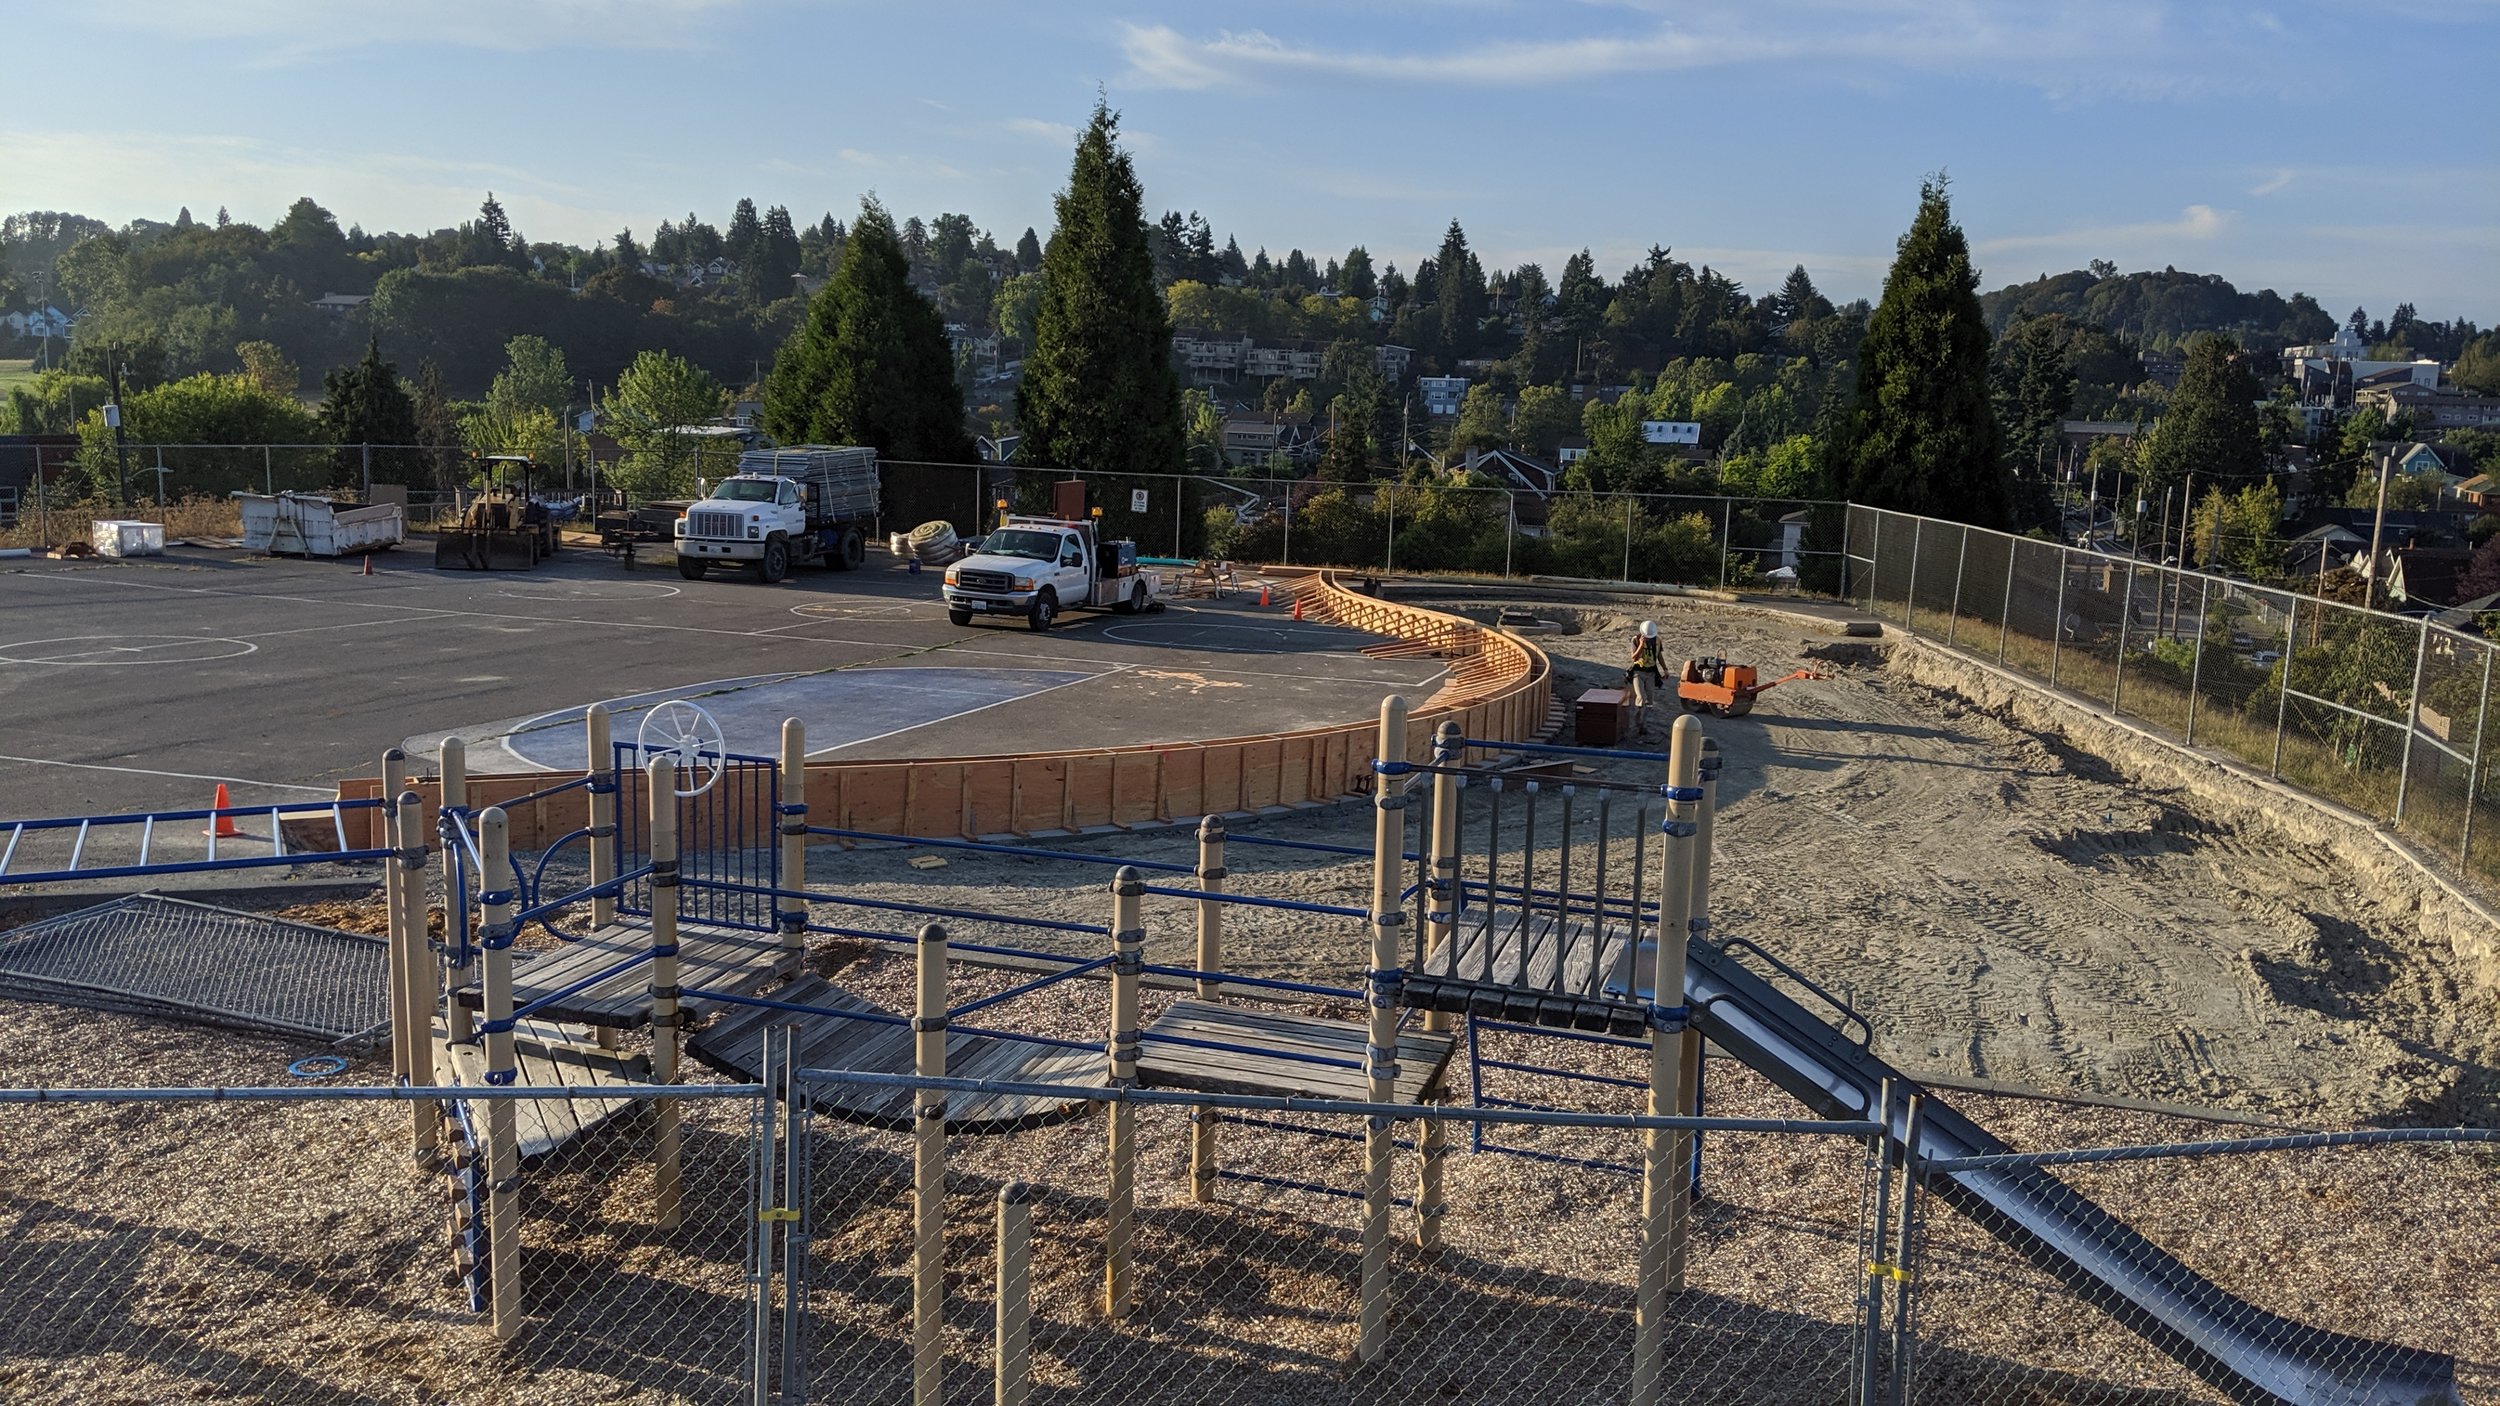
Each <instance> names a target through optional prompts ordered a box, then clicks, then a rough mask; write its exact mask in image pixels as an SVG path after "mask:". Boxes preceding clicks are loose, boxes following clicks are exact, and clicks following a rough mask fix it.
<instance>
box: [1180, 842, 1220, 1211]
mask: <svg viewBox="0 0 2500 1406" xmlns="http://www.w3.org/2000/svg"><path fill="white" fill-rule="evenodd" d="M1224 878H1225V869H1224V821H1223V818H1222V817H1220V816H1214V815H1210V816H1208V817H1207V818H1205V819H1204V820H1201V821H1199V822H1198V887H1199V888H1200V889H1202V890H1204V891H1206V892H1208V893H1222V892H1223V891H1224ZM1223 967H1224V905H1223V904H1221V903H1218V902H1216V901H1215V900H1214V899H1212V898H1202V899H1199V900H1198V970H1199V971H1200V972H1201V973H1205V972H1215V971H1221V970H1223ZM1223 994H1224V984H1223V983H1222V982H1220V981H1217V980H1216V979H1215V978H1214V977H1212V976H1206V975H1201V976H1200V977H1199V978H1198V999H1199V1000H1202V1001H1212V1000H1215V999H1216V998H1218V997H1220V996H1222V995H1223ZM1218 1121H1219V1115H1218V1114H1217V1112H1216V1110H1214V1109H1212V1108H1192V1109H1191V1110H1189V1196H1190V1199H1191V1200H1193V1201H1199V1202H1209V1201H1213V1200H1214V1199H1215V1126H1216V1123H1217V1122H1218Z"/></svg>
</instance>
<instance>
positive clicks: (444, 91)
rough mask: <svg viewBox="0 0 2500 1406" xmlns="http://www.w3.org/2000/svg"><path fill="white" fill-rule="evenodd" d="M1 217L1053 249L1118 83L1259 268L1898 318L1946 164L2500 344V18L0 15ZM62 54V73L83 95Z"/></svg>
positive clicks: (1024, 12)
mask: <svg viewBox="0 0 2500 1406" xmlns="http://www.w3.org/2000/svg"><path fill="white" fill-rule="evenodd" d="M0 33H6V34H7V35H9V36H10V44H9V48H10V50H11V51H12V54H13V55H14V56H15V57H17V58H19V59H20V60H21V63H20V64H19V65H17V66H16V67H15V68H14V71H15V72H18V73H19V74H21V75H25V74H28V73H40V72H45V71H52V72H58V73H60V74H62V75H63V76H64V77H65V78H66V80H67V81H66V83H65V85H64V87H63V88H62V89H61V91H62V92H64V93H65V94H66V95H67V96H66V97H65V98H64V99H63V100H61V101H59V102H41V103H37V102H28V101H23V100H21V101H19V102H16V103H12V104H11V105H10V110H9V112H8V113H7V114H6V115H5V116H0V207H4V208H6V209H12V210H14V209H23V208H30V207H31V208H52V209H71V210H79V211H84V212H87V213H91V214H95V215H99V216H102V217H104V218H107V219H111V220H115V221H120V220H124V219H128V218H130V217H132V216H134V215H147V216H153V217H157V218H171V217H172V215H173V212H174V210H175V209H176V207H178V206H181V205H186V204H187V205H189V206H190V207H191V209H192V211H193V212H194V213H195V214H197V215H199V216H200V217H201V218H207V217H208V216H209V214H210V213H211V212H212V211H214V210H215V208H216V207H217V206H218V205H220V204H224V205H226V206H228V207H230V208H231V209H232V210H233V212H234V214H235V215H236V216H237V217H238V218H242V219H250V220H254V221H257V222H264V223H265V222H267V221H269V220H271V219H274V218H275V217H276V216H277V215H278V214H279V213H280V212H281V211H282V210H283V209H284V208H285V206H286V204H287V203H288V202H289V201H290V200H291V199H293V198H294V197H295V196H297V195H299V194H309V195H312V196H313V197H315V198H316V199H318V200H320V201H321V202H322V203H323V204H324V205H327V206H328V207H330V208H331V209H332V210H334V211H336V212H337V213H338V215H339V217H340V219H341V220H342V221H343V222H346V221H355V222H361V223H362V224H364V225H365V226H366V227H367V228H368V229H384V228H398V229H409V228H432V227H436V226H440V225H444V224H449V223H454V222H456V221H457V220H459V219H461V218H463V217H465V216H466V215H468V214H469V213H471V212H472V211H473V210H474V209H475V207H476V204H477V202H478V199H479V196H480V194H481V192H483V191H484V190H486V189H487V188H490V187H491V188H492V189H494V190H495V191H496V193H497V194H498V195H499V196H501V197H502V198H503V200H504V202H505V204H506V205H507V207H508V208H509V209H510V210H511V212H512V214H513V218H514V221H515V223H516V224H517V225H518V226H519V227H520V228H521V229H522V230H523V232H524V233H526V234H529V235H531V236H533V237H537V238H560V239H566V240H572V241H578V242H587V241H589V240H591V239H594V238H598V237H601V236H605V235H609V234H612V233H613V232H614V231H615V230H616V229H617V228H618V227H620V226H624V225H630V226H632V227H633V229H634V230H635V231H636V233H637V234H638V235H642V236H646V237H647V236H648V234H649V233H650V231H651V228H652V227H653V226H654V225H655V224H657V223H658V221H659V220H660V219H661V218H662V217H663V216H675V215H682V214H683V213H684V212H685V211H687V210H689V209H693V210H696V211H699V212H701V213H702V214H703V215H704V217H705V218H707V219H710V220H712V221H714V222H715V223H720V222H724V221H725V220H726V218H727V215H728V213H729V209H730V206H731V205H732V204H733V203H734V202H735V201H736V200H737V198H738V197H739V196H741V195H752V196H754V197H755V198H756V200H757V201H758V202H759V204H764V205H770V204H775V203H780V204H786V205H788V206H789V207H790V208H791V210H792V212H793V213H794V214H795V215H796V216H798V217H799V218H800V219H801V220H811V219H813V218H815V217H816V216H817V215H819V214H821V213H823V212H824V211H827V210H831V211H833V212H834V213H835V214H836V215H838V216H841V217H843V218H846V219H847V218H848V217H849V214H850V212H851V211H852V210H853V209H854V208H855V206H856V204H857V201H858V198H859V195H860V194H861V193H862V192H863V191H868V190H874V191H876V192H877V193H878V194H879V195H880V196H881V197H882V198H883V199H884V200H885V201H886V203H887V204H888V205H889V206H891V207H893V208H894V209H896V210H898V211H900V212H905V213H913V212H916V213H921V214H924V215H927V214H935V213H936V212H938V211H940V210H960V211H963V212H965V213H968V214H970V215H971V216H972V217H973V218H974V219H975V221H976V222H978V223H980V224H981V225H983V226H985V227H987V228H989V229H991V230H993V231H994V232H995V233H996V234H997V235H998V237H999V239H1000V241H1001V242H1002V243H1006V242H1011V241H1012V240H1013V239H1014V237H1015V236H1016V234H1017V233H1019V232H1020V231H1021V230H1022V229H1023V228H1024V227H1025V226H1026V225H1028V224H1031V225H1036V226H1039V227H1041V228H1042V229H1044V230H1045V231H1047V229H1048V226H1049V197H1050V195H1051V193H1052V192H1053V191H1054V190H1056V189H1057V188H1058V187H1059V185H1060V184H1061V183H1062V182H1063V181H1064V179H1065V176H1066V170H1067V155H1068V144H1069V141H1070V139H1071V136H1072V132H1073V128H1074V126H1075V125H1076V124H1079V123H1081V122H1082V121H1083V120H1084V118H1085V115H1086V113H1087V111H1088V109H1089V108H1090V106H1091V104H1092V102H1093V100H1094V98H1095V95H1096V93H1097V92H1098V91H1100V92H1102V93H1105V94H1107V95H1108V97H1109V99H1110V101H1111V103H1112V105H1113V106H1114V107H1116V108H1118V109H1120V110H1121V111H1122V112H1123V114H1124V119H1125V126H1126V130H1127V132H1128V136H1129V141H1130V145H1131V147H1132V149H1133V150H1134V151H1135V153H1136V156H1137V163H1138V168H1139V171H1140V174H1141V175H1142V177H1143V179H1144V182H1145V187H1146V198H1147V203H1148V207H1149V213H1150V214H1152V213H1155V212H1158V211H1160V210H1162V209H1164V208H1167V207H1168V208H1178V209H1184V210H1187V209H1197V210H1199V211H1202V212H1204V213H1205V214H1206V215H1207V216H1208V218H1209V219H1211V220H1212V221H1213V222H1214V223H1215V225H1216V227H1217V229H1218V231H1219V233H1232V234H1236V235H1237V236H1238V237H1239V238H1240V239H1241V242H1242V246H1243V248H1244V249H1245V250H1250V249H1255V248H1256V247H1258V246H1259V245H1261V244H1264V245H1266V246H1267V248H1268V249H1269V250H1270V251H1272V252H1273V253H1276V254H1279V255H1281V254H1282V253H1283V252H1284V251H1285V250H1286V249H1287V248H1288V247H1292V246H1297V245H1298V246H1300V247H1301V248H1303V249H1305V250H1308V251H1311V252H1312V253H1313V254H1315V255H1317V256H1319V257H1322V258H1325V257H1327V256H1330V255H1335V254H1341V253H1342V252H1343V251H1344V250H1345V249H1346V248H1347V246H1349V245H1351V244H1354V243H1357V242H1361V243H1364V244H1366V245H1368V246H1369V247H1370V248H1371V249H1372V251H1373V253H1374V256H1375V258H1376V259H1388V260H1395V261H1396V262H1397V263H1398V264H1399V265H1400V266H1401V267H1411V266H1412V265H1413V263H1414V261H1415V259H1416V258H1417V257H1418V256H1419V255H1420V254H1422V253H1424V252H1426V251H1428V250H1429V249H1430V248H1431V247H1432V246H1433V245H1434V244H1436V243H1437V242H1438V240H1439V237H1440V233H1441V230H1442V228H1443V226H1444V225H1446V224H1447V223H1448V221H1449V219H1450V218H1451V217H1452V216H1456V217H1458V218H1459V219H1460V220H1461V221H1462V222H1463V223H1464V224H1465V225H1466V228H1467V231H1468V234H1469V236H1470V238H1471V240H1472V241H1473V242H1474V244H1475V247H1476V249H1477V251H1478V253H1479V254H1480V256H1481V257H1482V258H1483V259H1484V261H1485V262H1486V263H1487V264H1488V265H1489V266H1494V267H1502V266H1508V265H1510V264H1514V263H1517V262H1520V261H1523V260H1530V259H1533V260H1537V261H1540V262H1542V263H1543V264H1544V265H1545V266H1546V269H1547V271H1548V273H1549V274H1551V273H1554V272H1557V271H1558V270H1559V268H1560V265H1561V262H1562V260H1563V258H1564V257H1566V256H1567V255H1568V254H1569V253H1570V252H1571V251H1572V250H1574V249H1577V248H1579V247H1580V246H1582V245H1587V246H1589V247H1591V248H1592V249H1593V250H1594V251H1595V252H1596V254H1597V256H1598V261H1599V264H1600V266H1601V267H1602V268H1603V269H1604V270H1605V271H1606V272H1607V273H1608V274H1609V275H1610V276H1611V275H1612V274H1613V273H1615V272H1617V271H1619V270H1620V269H1622V268H1623V267H1624V266H1625V265H1626V264H1628V263H1629V262H1631V261H1632V260H1633V259H1635V258H1636V257H1637V256H1638V255H1639V254H1640V253H1641V251H1643V250H1645V249H1646V248H1647V247H1648V246H1650V245H1651V244H1663V245H1668V246H1671V247H1672V248H1673V249H1674V250H1675V251H1676V253H1677V254H1678V256H1679V257H1683V258H1687V259H1691V260H1693V261H1695V262H1707V263H1710V264H1713V265H1715V266H1717V267H1720V268H1723V269H1725V270H1728V271H1729V272H1731V273H1732V274H1733V275H1735V276H1736V277H1738V278H1740V279H1743V280H1744V281H1745V282H1746V284H1747V285H1748V286H1749V287H1751V288H1754V289H1756V290H1757V291H1760V290H1764V289H1766V288H1767V287H1768V286H1769V285H1770V284H1773V283H1775V282H1776V281H1777V279H1778V278H1779V276H1780V275H1781V274H1783V273H1784V272H1785V271H1786V270H1787V268H1788V267H1789V266H1790V265H1791V264H1794V263H1799V262H1802V263H1804V264H1805V265H1806V266H1807V267H1808V268H1809V269H1810V270H1812V271H1813V273H1814V275H1815V277H1816V279H1817V280H1818V281H1819V282H1820V283H1821V284H1822V286H1823V287H1824V289H1825V290H1826V291H1827V292H1829V293H1833V294H1835V295H1837V296H1842V297H1847V296H1853V295H1859V294H1866V295H1872V294H1874V293H1875V292H1876V291H1877V289H1878V287H1879V284H1880V281H1881V278H1882V272H1883V268H1884V266H1885V264H1886V262H1887V261H1888V260H1889V258H1890V254H1891V249H1892V243H1893V240H1894V239H1895V238H1896V237H1897V236H1898V235H1899V233H1900V231H1901V229H1902V228H1903V227H1904V226H1905V225H1906V223H1907V222H1908V219H1909V215H1910V210H1911V206H1912V204H1913V203H1914V201H1915V197H1916V191H1917V185H1918V181H1919V178H1920V176H1921V175H1922V174H1924V173H1927V172H1930V171H1935V170H1939V169H1942V170H1945V171H1947V172H1949V173H1950V175H1951V177H1952V180H1953V190H1954V199H1955V205H1956V209H1957V212H1958V213H1959V215H1960V217H1961V220H1962V223H1963V226H1964V227H1965V228H1966V229H1967V230H1968V231H1969V233H1970V236H1971V239H1972V241H1973V243H1974V245H1975V246H1976V248H1977V250H1978V254H1979V258H1980V262H1981V265H1982V269H1983V277H1984V282H1985V284H1986V286H1989V287H1994V286H1997V285H1999V284H2001V283H2005V282H2009V281H2015V280H2020V279H2026V278H2030V277H2032V276H2034V275H2036V274H2039V273H2041V272H2044V271H2058V270H2063V269H2069V268H2076V267H2080V266H2082V264H2083V263H2084V262H2085V261H2087V260H2089V259H2093V258H2107V259H2110V260H2112V261H2114V262H2116V263H2117V264H2118V265H2120V266H2121V267H2122V268H2127V269H2136V268H2158V267H2161V266H2164V265H2176V266H2178V267H2180V268H2184V269H2194V270H2197V271H2200V272H2216V273H2221V274H2223V275H2224V276H2226V277H2228V278H2230V279H2231V280H2232V281H2233V282H2234V283H2236V284H2238V285H2240V286H2241V287H2242V288H2252V287H2258V286H2271V287H2274V288H2277V289H2279V290H2282V291H2285V292H2289V291H2291V290H2292V289H2295V288H2299V289H2305V290H2308V291H2310V292H2313V293H2315V294H2317V295H2318V296H2319V297H2320V298H2321V299H2322V300H2324V301H2325V302H2326V304H2327V305H2328V307H2329V308H2330V309H2331V310H2333V311H2335V312H2336V313H2337V314H2338V315H2339V316H2340V315H2341V314H2342V313H2343V312H2345V311H2347V310H2349V309H2350V308H2351V307H2352V306H2353V305H2354V304H2356V303H2360V304H2365V305H2367V306H2368V307H2369V308H2370V310H2371V311H2372V312H2373V313H2375V314H2377V315H2380V316H2384V315H2385V314H2386V312H2387V311H2388V310H2389V309H2390V308H2392V307H2393V305H2394V304H2395V303H2396V302H2397V301H2399V300H2401V299H2410V300H2412V301H2413V302H2414V303H2416V304H2417V305H2418V307H2419V308H2420V311H2421V313H2422V314H2423V315H2424V316H2426V317H2453V316H2457V315H2460V314H2462V315H2465V316H2469V317H2472V318H2474V319H2475V320H2476V321H2477V322H2480V323H2483V324H2485V325H2489V324H2491V323H2494V322H2500V0H2397V3H2390V4H2371V5H2360V4H2353V3H2350V0H2345V2H2344V3H2332V4H2330V3H2312V2H2311V0H2276V2H2275V3H2273V4H2271V5H2270V6H2267V7H2262V8H2260V7H2243V6H2235V5H2200V4H2171V3H2163V2H2162V0H2091V3H2086V4H2073V3H1998V4H1989V3H1979V0H1753V3H1746V4H1688V3H1674V0H1622V3H1579V2H1578V0H1517V2H1516V3H1505V2H1504V0H1408V2H1407V3H1351V2H1350V0H1349V3H1338V4H1304V3H1295V0H1269V3H1265V4H1261V5H1255V6H1253V5H1240V4H1222V3H1197V4H1166V5H1163V6H1160V7H1155V8H1123V7H1110V6H1104V7H1097V6H1090V5H1087V6H1078V5H1062V4H1052V3H1047V0H1030V3H1021V4H1000V3H960V4H949V3H928V2H927V0H924V3H918V4H892V3H834V2H833V0H820V2H817V3H810V2H809V0H431V3H409V2H408V0H396V3H388V4H376V3H370V2H369V0H216V2H215V3H207V2H206V0H82V2H81V3H78V4H74V5H72V4H57V3H44V4H36V3H30V0H0ZM55 64H57V68H56V67H54V66H53V65H55Z"/></svg>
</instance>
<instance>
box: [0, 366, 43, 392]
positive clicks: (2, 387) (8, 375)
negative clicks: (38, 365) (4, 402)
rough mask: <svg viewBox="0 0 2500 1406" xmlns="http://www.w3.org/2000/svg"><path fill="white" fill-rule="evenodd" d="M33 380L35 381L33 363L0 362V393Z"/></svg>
mask: <svg viewBox="0 0 2500 1406" xmlns="http://www.w3.org/2000/svg"><path fill="white" fill-rule="evenodd" d="M33 379H35V363H34V362H33V361H32V360H22V361H0V392H6V391H7V390H9V388H11V387H12V386H17V385H22V384H24V383H25V382H28V381H31V380H33Z"/></svg>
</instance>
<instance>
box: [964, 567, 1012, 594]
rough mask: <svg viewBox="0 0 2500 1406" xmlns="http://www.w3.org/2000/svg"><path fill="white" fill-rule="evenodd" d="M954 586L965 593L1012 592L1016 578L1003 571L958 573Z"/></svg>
mask: <svg viewBox="0 0 2500 1406" xmlns="http://www.w3.org/2000/svg"><path fill="white" fill-rule="evenodd" d="M955 584H956V585H957V586H960V587H962V588H963V589H964V590H967V591H1012V590H1014V589H1015V588H1016V578H1014V577H1013V576H1009V575H1008V574H1007V573H1005V572H1003V571H958V572H956V573H955Z"/></svg>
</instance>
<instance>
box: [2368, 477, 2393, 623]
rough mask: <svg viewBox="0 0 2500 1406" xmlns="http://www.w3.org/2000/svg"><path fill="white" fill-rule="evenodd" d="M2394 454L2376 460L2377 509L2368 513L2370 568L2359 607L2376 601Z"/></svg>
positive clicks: (2373, 604)
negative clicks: (2380, 547) (2388, 474)
mask: <svg viewBox="0 0 2500 1406" xmlns="http://www.w3.org/2000/svg"><path fill="white" fill-rule="evenodd" d="M2394 462H2395V456H2393V455H2381V456H2380V457H2379V461H2378V509H2377V511H2375V512H2373V513H2372V514H2371V515H2370V570H2369V572H2368V573H2367V574H2366V575H2364V576H2363V577H2362V578H2361V608H2362V609H2364V610H2368V609H2370V608H2372V607H2373V606H2375V605H2376V604H2377V603H2378V548H2379V542H2380V540H2381V538H2382V537H2384V536H2385V534H2386V531H2387V471H2388V469H2389V468H2390V467H2392V466H2393V465H2394Z"/></svg>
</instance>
